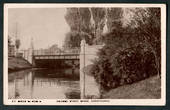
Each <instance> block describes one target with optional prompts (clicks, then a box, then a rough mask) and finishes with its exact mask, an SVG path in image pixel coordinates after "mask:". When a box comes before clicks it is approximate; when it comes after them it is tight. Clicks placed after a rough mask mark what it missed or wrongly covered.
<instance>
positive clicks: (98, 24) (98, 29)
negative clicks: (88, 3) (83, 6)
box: [90, 8, 107, 44]
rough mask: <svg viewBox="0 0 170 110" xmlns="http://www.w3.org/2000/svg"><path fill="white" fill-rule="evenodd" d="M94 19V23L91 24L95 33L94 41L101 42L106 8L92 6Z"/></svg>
mask: <svg viewBox="0 0 170 110" xmlns="http://www.w3.org/2000/svg"><path fill="white" fill-rule="evenodd" d="M90 11H91V14H92V16H91V17H92V18H91V19H92V20H93V23H94V24H91V26H92V31H93V35H94V40H93V43H95V44H98V43H99V44H100V43H101V41H100V37H101V35H102V33H103V28H104V25H105V20H106V11H107V10H106V8H91V9H90Z"/></svg>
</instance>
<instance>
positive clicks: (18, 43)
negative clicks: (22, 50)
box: [15, 39, 21, 49]
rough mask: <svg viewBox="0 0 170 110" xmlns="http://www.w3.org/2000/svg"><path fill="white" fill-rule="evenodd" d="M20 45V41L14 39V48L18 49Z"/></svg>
mask: <svg viewBox="0 0 170 110" xmlns="http://www.w3.org/2000/svg"><path fill="white" fill-rule="evenodd" d="M20 45H21V42H20V40H19V39H16V41H15V46H16V48H17V49H19V47H20Z"/></svg>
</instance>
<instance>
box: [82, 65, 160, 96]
mask: <svg viewBox="0 0 170 110" xmlns="http://www.w3.org/2000/svg"><path fill="white" fill-rule="evenodd" d="M91 68H92V66H91V65H88V66H86V67H85V68H84V71H85V73H86V74H88V75H91V74H89V73H90V69H91ZM91 76H92V75H91ZM102 96H103V99H159V98H161V79H160V78H158V77H157V75H155V76H152V77H150V78H146V79H143V80H141V81H137V82H135V83H133V84H127V85H122V86H119V87H117V88H114V89H111V90H109V91H104V92H103V95H102Z"/></svg>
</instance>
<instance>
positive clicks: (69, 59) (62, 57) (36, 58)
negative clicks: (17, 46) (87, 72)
mask: <svg viewBox="0 0 170 110" xmlns="http://www.w3.org/2000/svg"><path fill="white" fill-rule="evenodd" d="M26 53H27V54H26ZM23 57H24V58H25V59H26V60H27V61H29V62H30V63H31V64H32V65H33V66H35V67H37V68H57V67H58V68H59V67H79V59H80V53H79V49H72V50H71V49H70V50H69V51H66V52H61V51H54V50H45V49H44V50H43V49H41V50H31V49H30V50H28V51H24V54H23Z"/></svg>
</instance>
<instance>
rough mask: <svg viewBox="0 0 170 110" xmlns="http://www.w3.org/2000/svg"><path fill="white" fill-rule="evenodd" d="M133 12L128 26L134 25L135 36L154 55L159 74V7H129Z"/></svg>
mask: <svg viewBox="0 0 170 110" xmlns="http://www.w3.org/2000/svg"><path fill="white" fill-rule="evenodd" d="M130 11H132V12H133V13H134V14H133V16H132V17H131V21H130V23H129V24H128V26H132V25H133V24H136V25H133V27H134V29H133V30H134V31H135V32H136V33H138V34H139V36H136V37H137V38H138V39H139V40H140V42H141V43H143V44H145V46H147V48H150V50H151V52H152V53H153V55H154V58H155V61H156V67H157V73H158V75H159V76H160V71H161V69H160V67H161V64H160V62H161V28H160V27H161V26H160V25H161V18H160V17H161V16H160V8H145V9H143V8H135V9H133V10H132V9H131V10H130Z"/></svg>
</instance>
